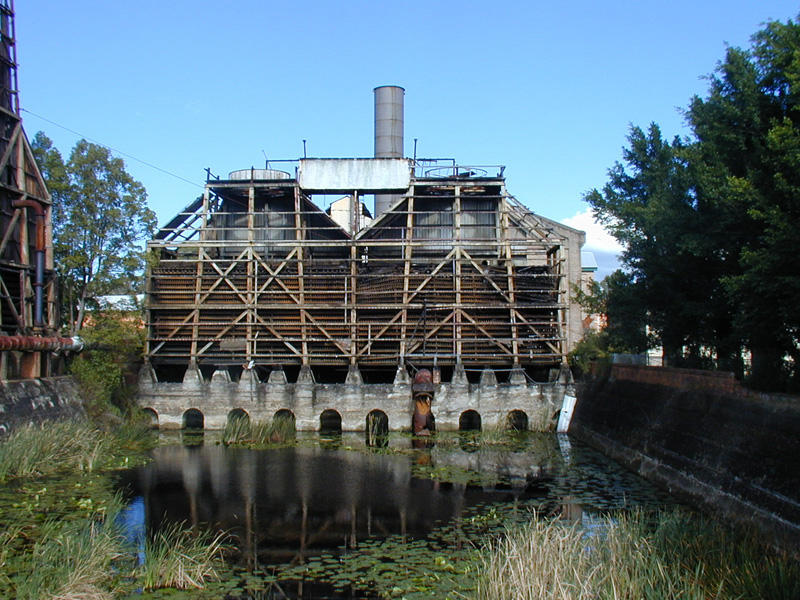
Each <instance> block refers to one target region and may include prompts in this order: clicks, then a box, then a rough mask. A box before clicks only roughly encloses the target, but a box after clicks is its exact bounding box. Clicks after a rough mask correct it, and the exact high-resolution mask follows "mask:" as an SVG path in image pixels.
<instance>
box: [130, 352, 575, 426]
mask: <svg viewBox="0 0 800 600" xmlns="http://www.w3.org/2000/svg"><path fill="white" fill-rule="evenodd" d="M564 390H565V385H564V384H563V383H558V382H555V383H548V384H532V383H529V382H528V381H527V380H526V378H525V376H524V374H523V373H522V372H521V371H520V372H518V373H512V376H511V378H510V382H509V383H504V384H498V383H497V379H496V377H495V375H494V372H492V371H490V370H487V371H484V373H483V375H482V377H481V383H479V384H470V383H468V381H467V377H466V374H465V373H464V370H463V368H461V369H458V368H457V369H456V370H455V374H454V376H453V379H452V381H451V382H449V383H442V384H439V385H437V386H436V391H435V395H434V402H433V412H434V416H435V418H436V426H437V428H438V429H441V430H456V429H458V426H459V418H460V417H461V414H462V413H463V412H464V411H467V410H474V411H476V412H477V413H478V414H479V415H480V416H481V425H482V428H483V429H494V428H505V425H506V418H507V416H508V413H509V412H511V411H512V410H521V411H523V412H525V414H526V415H527V416H528V424H529V428H530V429H533V430H536V431H545V430H548V429H552V428H553V427H554V426H555V421H556V420H557V417H558V412H559V410H560V409H561V405H562V401H563V395H564ZM138 402H139V406H141V407H142V408H148V409H152V410H153V411H155V413H156V414H157V416H158V425H159V427H164V428H179V427H182V426H183V415H184V413H185V411H187V410H188V409H191V408H194V409H197V410H199V411H200V412H201V413H203V416H204V424H205V427H206V428H207V429H221V428H223V427H225V423H226V422H227V419H228V414H229V413H230V412H231V411H232V410H235V409H242V410H244V411H245V412H247V414H248V415H249V416H250V419H251V420H254V421H264V420H270V419H272V417H273V416H274V414H275V413H276V412H277V411H278V410H281V409H288V410H290V411H292V413H293V414H294V415H295V419H296V425H297V429H298V430H299V431H317V430H319V428H320V415H321V414H322V412H323V411H324V410H335V411H336V412H338V413H339V414H340V415H341V417H342V429H343V430H344V431H364V430H365V428H366V419H367V414H368V413H369V412H370V411H372V410H381V411H383V412H384V413H385V414H386V415H387V417H388V418H389V429H390V430H393V431H399V430H407V429H410V428H411V417H412V414H413V411H414V408H413V403H412V399H411V382H410V380H409V377H408V375H407V374H406V372H405V371H404V370H402V369H401V370H398V374H397V376H396V377H395V381H394V383H391V384H364V383H362V381H361V377H360V375H359V374H358V371H357V370H354V371H351V372H350V373H349V374H348V377H347V382H346V383H340V384H338V383H337V384H318V383H315V382H314V380H313V376H312V374H311V371H310V369H308V368H307V367H304V368H303V369H302V370H301V371H300V375H299V376H298V379H297V382H296V383H286V379H285V375H284V374H283V372H282V371H273V372H272V374H271V375H270V380H269V382H267V383H262V382H259V381H257V380H256V379H255V377H254V375H253V373H252V372H248V371H245V373H244V374H243V375H242V378H241V380H240V381H238V382H232V381H230V379H229V377H228V374H227V372H226V371H217V372H215V373H214V375H213V376H212V379H211V381H209V382H205V381H203V379H202V377H201V375H200V372H199V371H198V370H197V369H196V368H191V367H190V368H189V369H188V370H187V373H186V377H185V378H184V380H183V382H182V383H164V382H157V381H156V379H155V377H154V375H153V372H152V369H151V368H150V367H148V366H145V367H143V369H142V372H141V375H140V378H139V395H138Z"/></svg>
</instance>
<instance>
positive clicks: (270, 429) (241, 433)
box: [222, 415, 297, 448]
mask: <svg viewBox="0 0 800 600" xmlns="http://www.w3.org/2000/svg"><path fill="white" fill-rule="evenodd" d="M296 435H297V431H296V429H295V423H294V419H292V418H291V417H287V416H283V415H277V416H275V418H273V419H272V420H271V421H254V422H251V421H250V420H248V419H228V422H227V423H226V424H225V429H224V430H223V432H222V443H223V444H225V445H226V446H248V447H250V448H265V447H268V446H272V445H276V444H286V443H289V442H293V441H294V440H295V438H296Z"/></svg>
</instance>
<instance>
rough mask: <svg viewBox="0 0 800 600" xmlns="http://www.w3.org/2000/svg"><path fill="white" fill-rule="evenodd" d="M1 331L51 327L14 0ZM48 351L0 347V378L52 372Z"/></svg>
mask: <svg viewBox="0 0 800 600" xmlns="http://www.w3.org/2000/svg"><path fill="white" fill-rule="evenodd" d="M0 38H1V39H0V336H26V337H31V338H37V337H41V336H49V335H54V333H55V332H56V329H57V328H56V323H57V314H56V301H55V300H56V285H55V277H54V272H53V253H52V228H51V221H50V216H51V203H50V196H49V194H48V192H47V188H46V186H45V183H44V179H43V178H42V175H41V173H40V171H39V168H38V167H37V165H36V161H35V159H34V157H33V152H32V150H31V146H30V143H29V142H28V138H27V136H26V135H25V131H24V129H23V127H22V119H21V118H20V109H19V95H18V91H17V60H16V43H15V28H14V4H13V2H12V1H11V0H0ZM37 232H38V233H39V234H40V235H42V237H43V238H44V239H43V240H41V239H40V240H39V242H40V243H41V242H42V241H43V245H44V249H43V250H44V270H43V281H42V318H41V320H40V321H39V322H37V319H36V315H35V312H34V295H35V294H34V292H35V289H34V288H35V287H36V274H35V272H36V264H35V263H36V258H35V255H36V246H37ZM53 360H54V357H53V355H52V354H51V353H50V352H44V351H42V352H39V351H26V352H21V351H11V350H8V351H2V352H0V379H3V380H5V379H30V378H36V377H44V376H48V375H52V374H53V371H54V365H53V364H51V363H52V361H53Z"/></svg>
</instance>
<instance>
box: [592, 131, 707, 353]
mask: <svg viewBox="0 0 800 600" xmlns="http://www.w3.org/2000/svg"><path fill="white" fill-rule="evenodd" d="M628 141H629V147H627V148H625V149H624V150H623V158H624V160H625V164H621V163H617V164H615V165H614V167H612V168H611V169H610V171H609V182H608V183H607V184H606V185H605V186H604V188H603V190H602V192H600V191H598V190H592V191H590V192H589V193H588V194H586V196H585V198H584V199H585V200H586V201H587V202H588V203H589V204H590V205H591V206H592V208H593V209H594V212H595V215H596V216H598V218H599V219H600V220H601V221H602V222H603V223H605V224H606V225H607V226H608V227H609V229H610V230H611V231H612V233H613V234H614V236H615V237H616V238H617V239H618V240H620V241H621V242H622V243H623V244H624V245H625V250H624V251H623V253H622V257H621V259H622V262H623V264H624V265H625V266H626V267H627V271H626V273H624V274H623V273H618V274H615V275H614V278H613V280H612V281H611V282H609V286H610V289H612V290H613V291H614V293H615V296H614V297H609V300H608V304H609V306H608V312H609V313H612V312H615V311H616V312H617V313H618V314H619V316H620V317H621V320H625V319H630V318H632V319H633V320H634V322H637V326H638V321H639V319H640V318H641V315H643V314H645V313H647V315H648V321H649V325H650V326H651V328H652V329H653V330H654V331H655V332H656V335H657V340H658V341H660V343H661V344H662V345H663V346H664V354H665V357H666V358H667V361H668V362H669V363H672V364H681V363H683V362H685V360H686V357H685V356H684V348H686V347H699V345H700V344H699V342H700V338H701V335H700V332H701V331H702V329H703V324H704V323H706V322H707V321H708V320H709V319H708V300H709V296H710V295H712V290H710V289H709V286H708V280H707V277H706V272H707V271H708V270H709V265H708V261H707V260H706V259H705V257H704V256H703V255H702V253H698V249H700V247H701V246H703V244H704V242H703V239H704V237H705V236H706V230H705V225H707V223H706V219H705V218H704V214H703V211H702V209H703V204H702V202H701V201H700V199H699V198H698V194H697V190H696V189H695V186H694V180H693V178H692V173H691V170H690V168H689V165H688V163H687V161H686V157H685V153H686V147H685V145H684V143H683V142H681V140H679V139H675V140H673V141H672V142H667V141H666V140H664V139H663V137H662V136H661V131H660V129H659V128H658V126H657V125H655V124H651V125H650V127H649V129H648V130H647V132H644V131H643V130H642V129H640V128H638V127H632V128H631V130H630V134H629V136H628ZM687 274H689V275H688V276H687ZM611 322H612V319H611V318H609V324H610V323H611ZM618 326H620V327H623V325H622V324H621V323H618ZM631 334H632V332H630V331H628V332H623V331H622V330H620V335H621V336H622V337H621V340H622V339H627V340H628V343H627V345H629V346H639V345H640V344H641V340H635V341H634V339H633V338H632V337H631Z"/></svg>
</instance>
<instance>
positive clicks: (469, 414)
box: [458, 410, 481, 431]
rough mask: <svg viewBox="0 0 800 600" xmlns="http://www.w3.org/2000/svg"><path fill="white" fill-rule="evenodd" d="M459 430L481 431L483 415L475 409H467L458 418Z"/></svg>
mask: <svg viewBox="0 0 800 600" xmlns="http://www.w3.org/2000/svg"><path fill="white" fill-rule="evenodd" d="M458 429H459V431H480V430H481V416H480V415H479V414H478V413H477V412H476V411H474V410H465V411H464V412H463V413H461V416H460V417H459V418H458Z"/></svg>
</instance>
